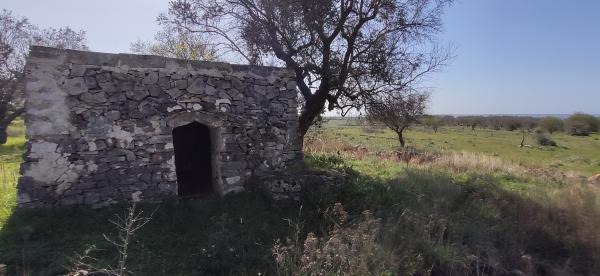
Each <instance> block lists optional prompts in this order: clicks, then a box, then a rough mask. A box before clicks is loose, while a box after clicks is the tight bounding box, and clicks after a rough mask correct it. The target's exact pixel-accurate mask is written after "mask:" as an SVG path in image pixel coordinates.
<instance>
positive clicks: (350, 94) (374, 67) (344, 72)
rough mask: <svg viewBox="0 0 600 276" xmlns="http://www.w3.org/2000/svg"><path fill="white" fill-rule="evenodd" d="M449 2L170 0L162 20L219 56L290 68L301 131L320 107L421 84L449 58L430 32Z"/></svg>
mask: <svg viewBox="0 0 600 276" xmlns="http://www.w3.org/2000/svg"><path fill="white" fill-rule="evenodd" d="M450 3H451V1H450V0H326V1H323V0H210V1H200V0H176V1H172V2H171V3H170V8H169V11H168V13H166V14H163V15H161V16H160V17H159V21H160V22H161V24H168V25H174V26H178V27H180V28H185V29H186V30H188V31H190V32H192V33H196V34H200V35H202V37H204V41H207V42H209V45H210V47H211V48H212V49H214V51H215V54H216V56H217V57H218V58H220V59H224V60H229V61H237V62H246V63H250V64H262V65H283V66H287V67H289V68H291V69H292V70H293V71H294V72H295V78H296V81H297V84H298V89H299V91H300V93H301V95H302V97H303V100H304V106H303V108H302V111H301V113H300V128H299V134H300V135H301V136H303V135H304V134H305V133H306V131H308V129H309V127H310V126H311V124H312V123H313V121H314V120H315V118H317V117H318V115H319V114H321V112H323V110H324V109H325V107H326V108H327V110H338V111H339V112H341V114H342V115H345V114H347V113H348V112H349V111H350V110H362V109H363V108H364V107H365V105H366V104H367V103H368V102H370V101H372V99H373V98H377V97H379V96H380V95H384V94H401V93H409V92H415V91H417V90H419V89H420V86H419V85H420V82H421V81H422V80H423V78H424V77H426V76H427V75H429V73H431V72H434V71H437V70H439V69H440V68H441V67H442V66H443V65H445V64H446V63H447V61H448V60H449V59H450V57H451V51H450V49H449V47H440V46H439V45H440V43H439V41H438V40H437V39H436V35H437V34H438V33H439V32H440V31H441V29H442V22H441V15H442V13H443V10H444V8H445V7H446V6H447V5H449V4H450Z"/></svg>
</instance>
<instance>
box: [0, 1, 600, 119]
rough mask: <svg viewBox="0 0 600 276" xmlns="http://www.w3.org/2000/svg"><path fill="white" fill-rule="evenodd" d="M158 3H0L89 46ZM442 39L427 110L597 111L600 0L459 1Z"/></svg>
mask: <svg viewBox="0 0 600 276" xmlns="http://www.w3.org/2000/svg"><path fill="white" fill-rule="evenodd" d="M167 6H168V1H166V0H162V1H159V0H120V1H116V0H103V1H88V0H54V1H42V0H38V1H33V0H3V1H2V4H0V8H6V9H9V10H12V11H13V12H14V13H15V14H18V15H22V16H26V17H28V18H29V19H30V20H31V22H32V23H34V24H36V25H38V26H40V27H49V26H55V27H58V26H65V25H68V26H71V27H72V28H75V29H84V30H86V31H87V35H88V41H89V46H90V48H91V50H93V51H100V52H128V51H129V44H130V43H131V42H133V41H135V40H137V39H138V38H140V39H145V40H150V39H152V37H153V34H154V32H155V31H156V30H157V29H158V27H157V26H156V21H155V18H156V16H157V15H158V13H160V12H163V11H166V9H167ZM444 24H445V32H444V34H443V35H442V36H441V39H443V40H444V41H446V42H452V43H453V44H454V45H455V46H456V47H457V50H456V55H457V56H456V58H455V59H454V60H453V61H452V63H451V65H450V66H448V67H447V68H446V69H445V71H444V72H442V73H439V74H436V75H434V76H433V77H432V79H431V81H430V82H429V83H428V85H430V86H432V87H434V88H435V89H434V92H433V96H432V99H431V106H430V112H432V113H435V114H549V113H552V114H555V113H572V112H576V111H582V112H588V113H600V1H597V0H576V1H573V0H552V1H549V0H458V1H457V2H456V3H455V4H454V5H453V6H452V7H450V8H449V9H448V10H447V12H446V15H445V16H444Z"/></svg>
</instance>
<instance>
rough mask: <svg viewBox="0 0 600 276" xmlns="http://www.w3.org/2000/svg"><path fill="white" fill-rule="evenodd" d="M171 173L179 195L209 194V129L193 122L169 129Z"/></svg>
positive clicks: (210, 152)
mask: <svg viewBox="0 0 600 276" xmlns="http://www.w3.org/2000/svg"><path fill="white" fill-rule="evenodd" d="M173 145H174V147H175V171H176V173H177V189H178V193H179V196H183V197H187V196H196V195H203V194H208V193H212V191H213V183H212V179H213V177H212V174H213V171H212V150H211V148H212V146H211V139H210V128H209V127H207V126H205V125H203V124H200V123H197V122H193V123H190V124H188V125H184V126H180V127H176V128H175V129H173Z"/></svg>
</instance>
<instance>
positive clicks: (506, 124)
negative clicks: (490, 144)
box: [420, 113, 600, 136]
mask: <svg viewBox="0 0 600 276" xmlns="http://www.w3.org/2000/svg"><path fill="white" fill-rule="evenodd" d="M420 123H421V124H422V125H423V126H425V127H428V128H431V129H432V130H433V131H435V132H437V130H438V129H439V128H440V127H441V126H451V127H457V126H458V127H463V128H469V129H471V130H475V129H476V128H481V129H492V130H508V131H515V130H521V131H529V132H532V131H534V130H536V129H537V130H541V131H545V132H548V133H549V134H552V133H554V132H560V131H564V132H567V133H568V134H571V135H574V136H587V135H589V134H590V133H593V132H598V131H599V129H600V118H598V117H596V116H593V115H590V114H585V113H575V114H573V115H571V116H569V117H568V118H566V119H564V120H563V119H561V118H558V117H554V116H548V117H533V116H508V115H502V116H451V115H428V116H423V117H422V118H421V120H420Z"/></svg>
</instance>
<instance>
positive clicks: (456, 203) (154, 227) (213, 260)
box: [0, 158, 600, 275]
mask: <svg viewBox="0 0 600 276" xmlns="http://www.w3.org/2000/svg"><path fill="white" fill-rule="evenodd" d="M309 163H312V165H313V166H316V167H318V168H321V169H334V170H338V171H342V172H344V173H345V174H346V175H347V176H348V179H349V180H348V183H347V184H346V185H345V187H343V188H342V189H341V190H339V191H335V192H333V191H331V190H330V189H327V188H326V187H325V186H324V187H323V189H321V191H319V192H315V193H314V194H311V195H308V196H307V197H306V199H305V202H303V203H302V204H303V205H304V207H303V212H302V215H301V217H300V219H301V220H303V221H305V222H306V228H305V231H315V232H317V233H322V232H324V229H323V222H322V219H321V218H320V215H319V212H318V210H323V209H324V208H327V207H328V206H331V205H332V204H333V203H335V202H341V203H343V204H344V205H345V207H346V209H347V210H348V212H349V213H351V214H360V213H361V211H363V210H366V209H369V210H371V211H373V213H374V214H375V215H376V216H378V217H381V218H383V220H384V225H383V228H382V237H381V244H382V245H383V246H385V247H387V248H388V249H389V250H390V251H392V252H394V254H395V255H396V259H398V260H399V262H400V265H399V270H400V271H399V272H398V274H399V275H403V274H405V273H408V272H410V273H416V275H423V273H428V272H429V273H431V275H450V274H452V275H505V274H507V273H508V272H509V271H511V270H513V269H524V268H523V266H524V264H523V255H525V254H529V255H531V256H532V257H533V258H534V260H535V261H533V262H532V263H533V264H534V266H536V268H535V269H536V271H537V274H539V275H552V273H553V272H552V271H551V270H552V269H556V268H558V267H561V268H564V267H566V270H565V271H567V272H571V273H572V272H576V273H580V274H584V275H593V274H595V273H598V271H599V270H598V269H599V267H598V266H599V264H600V260H599V252H598V247H597V246H598V245H597V244H596V245H595V246H596V247H593V246H594V245H593V244H590V243H589V240H586V239H585V237H582V236H581V235H580V234H579V233H580V232H581V231H580V230H581V229H580V228H582V227H584V228H585V227H588V228H589V227H592V226H593V224H591V225H590V224H588V225H582V218H581V214H580V213H577V212H578V210H568V209H555V208H551V207H548V206H542V205H541V204H539V203H536V202H534V201H532V200H529V199H526V198H524V197H521V196H519V195H518V194H516V193H513V192H510V191H506V190H503V189H502V188H501V186H502V185H501V183H499V182H500V180H499V179H497V178H495V177H494V176H489V175H478V174H469V175H460V176H457V175H451V174H448V173H445V172H440V171H433V170H423V169H406V170H404V171H402V172H401V173H400V174H399V175H398V177H396V178H393V179H391V180H390V179H382V178H378V177H373V176H369V175H365V174H361V173H359V172H357V171H355V170H353V169H352V168H350V167H348V166H346V164H345V163H344V161H343V160H335V158H330V159H323V160H312V161H310V162H309ZM124 207H126V206H113V207H110V208H104V209H96V210H94V209H90V208H86V207H77V208H57V209H52V210H28V211H19V212H16V213H14V214H13V215H12V216H11V217H10V218H9V220H8V222H7V223H6V225H5V227H4V229H3V230H2V232H1V233H0V262H3V263H7V264H8V267H9V272H10V275H12V274H16V275H21V274H22V272H23V271H29V272H30V273H31V275H56V274H60V273H64V272H66V270H65V268H64V267H65V266H66V265H68V258H67V257H68V256H73V255H74V252H81V251H83V250H84V249H85V248H86V247H87V245H91V244H94V245H96V246H97V247H99V248H101V249H103V250H102V251H100V252H98V254H97V255H95V257H96V258H98V259H99V260H103V261H104V262H106V263H114V259H115V258H116V255H117V254H116V251H115V249H114V248H112V247H111V246H110V245H109V244H108V243H107V242H106V241H104V239H103V237H102V234H112V233H114V231H115V230H114V228H113V226H112V225H110V224H109V223H108V221H109V219H111V218H113V217H114V215H115V214H122V213H123V211H124V209H125V208H124ZM140 207H142V208H143V210H144V211H145V212H146V213H151V212H152V211H153V210H155V209H156V212H155V213H154V216H153V219H152V221H151V222H150V223H149V224H148V225H146V226H145V227H144V228H143V229H142V230H141V231H140V233H139V235H138V236H137V237H136V239H135V242H134V243H133V245H132V248H131V250H130V260H131V261H130V264H129V266H128V268H129V270H131V271H134V272H136V275H257V273H262V275H272V274H274V273H275V267H274V266H275V264H274V260H273V258H272V255H271V248H272V245H273V242H274V240H275V239H277V238H284V237H286V236H287V235H288V234H289V233H290V232H289V230H290V229H289V228H288V225H287V224H286V222H284V221H283V219H284V218H296V217H297V216H298V206H290V207H286V208H281V207H273V205H271V203H270V202H269V200H267V199H266V198H264V197H263V196H261V195H258V194H254V193H250V192H245V193H240V194H235V195H230V196H226V197H224V198H222V199H219V198H213V199H207V200H203V201H196V202H194V201H187V202H180V203H176V202H166V203H163V204H146V205H141V206H140ZM590 212H592V213H591V215H592V216H595V218H598V217H600V216H599V215H600V214H598V212H597V209H593V211H590ZM588 215H589V214H588Z"/></svg>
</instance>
